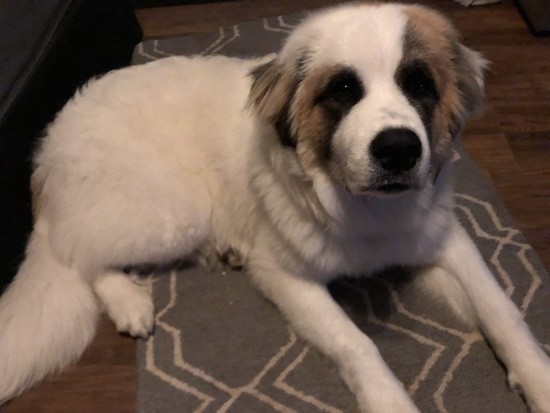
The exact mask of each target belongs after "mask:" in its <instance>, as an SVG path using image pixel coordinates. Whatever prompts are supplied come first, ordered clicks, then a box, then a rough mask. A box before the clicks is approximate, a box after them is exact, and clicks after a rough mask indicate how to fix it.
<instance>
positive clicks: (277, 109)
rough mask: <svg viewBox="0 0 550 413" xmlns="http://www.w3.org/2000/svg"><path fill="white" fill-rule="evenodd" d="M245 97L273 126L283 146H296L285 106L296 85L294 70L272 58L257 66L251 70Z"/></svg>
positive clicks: (287, 105)
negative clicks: (248, 88)
mask: <svg viewBox="0 0 550 413" xmlns="http://www.w3.org/2000/svg"><path fill="white" fill-rule="evenodd" d="M251 76H252V78H253V82H252V87H251V89H250V96H249V100H250V103H251V104H252V105H254V107H255V109H256V110H257V112H258V114H259V115H260V116H261V117H262V118H263V119H265V120H266V121H267V122H269V123H271V124H272V125H274V126H275V128H276V129H277V133H278V134H279V139H280V142H281V144H282V145H283V146H288V147H296V140H295V139H294V138H293V137H292V136H291V132H290V119H289V108H290V103H291V102H292V98H293V96H294V93H295V91H296V88H297V87H298V82H299V79H298V74H297V72H295V71H294V70H291V69H289V68H283V67H282V66H281V65H280V64H279V63H277V62H276V61H275V60H272V61H270V62H268V63H265V64H263V65H261V66H258V67H257V68H256V69H255V70H254V71H253V72H252V73H251Z"/></svg>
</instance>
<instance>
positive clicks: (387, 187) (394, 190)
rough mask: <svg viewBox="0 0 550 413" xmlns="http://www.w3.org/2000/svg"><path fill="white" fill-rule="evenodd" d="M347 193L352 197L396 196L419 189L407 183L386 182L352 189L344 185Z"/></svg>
mask: <svg viewBox="0 0 550 413" xmlns="http://www.w3.org/2000/svg"><path fill="white" fill-rule="evenodd" d="M346 189H347V190H348V192H350V193H352V194H354V195H359V196H362V195H368V196H382V197H383V196H397V195H400V194H402V193H405V192H407V191H410V190H415V189H419V187H418V185H414V184H413V183H409V182H386V183H380V184H376V185H368V186H361V187H358V188H352V187H350V186H347V185H346Z"/></svg>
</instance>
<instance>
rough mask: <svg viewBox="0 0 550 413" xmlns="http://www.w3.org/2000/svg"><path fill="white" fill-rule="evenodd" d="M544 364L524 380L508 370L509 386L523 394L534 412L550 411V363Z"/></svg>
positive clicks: (546, 412)
mask: <svg viewBox="0 0 550 413" xmlns="http://www.w3.org/2000/svg"><path fill="white" fill-rule="evenodd" d="M544 364H545V366H541V367H543V368H541V369H537V370H539V371H537V372H534V371H533V372H531V374H529V375H528V376H527V379H525V380H523V381H522V380H520V378H519V375H518V374H516V373H515V372H513V371H510V372H508V386H509V387H510V389H512V390H513V391H515V392H517V393H519V394H521V395H522V396H523V398H524V399H525V400H526V402H527V405H528V406H529V410H530V411H531V412H532V413H550V363H544Z"/></svg>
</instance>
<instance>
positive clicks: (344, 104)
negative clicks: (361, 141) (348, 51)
mask: <svg viewBox="0 0 550 413" xmlns="http://www.w3.org/2000/svg"><path fill="white" fill-rule="evenodd" d="M363 95H364V89H363V85H362V83H361V81H360V79H359V77H358V76H357V74H356V73H355V72H354V71H353V70H352V69H350V68H348V67H345V66H339V65H334V66H330V67H324V68H319V69H313V70H311V72H310V73H307V75H306V76H305V77H304V79H303V81H302V82H301V83H300V86H299V87H298V89H297V90H296V95H295V97H294V100H293V103H292V106H291V108H290V109H291V114H292V128H291V131H292V133H293V135H295V136H297V137H298V138H297V139H298V143H297V151H298V155H299V156H300V159H301V161H302V164H303V165H304V166H305V167H309V168H315V167H326V166H327V163H328V162H329V160H330V158H331V152H332V150H331V143H332V137H333V134H334V132H335V131H336V129H337V128H338V125H339V123H340V121H341V120H342V118H343V117H344V116H345V115H346V114H347V113H348V112H349V111H350V109H351V108H352V107H353V106H354V105H355V104H356V103H357V102H359V101H360V100H361V99H362V97H363Z"/></svg>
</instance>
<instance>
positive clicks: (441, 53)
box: [397, 6, 485, 173]
mask: <svg viewBox="0 0 550 413" xmlns="http://www.w3.org/2000/svg"><path fill="white" fill-rule="evenodd" d="M404 11H405V13H406V15H407V17H408V22H407V26H406V31H405V36H404V48H403V60H402V63H401V66H400V69H399V70H398V73H397V76H398V84H399V82H400V79H399V76H400V73H401V74H403V73H406V72H407V71H409V73H410V72H411V71H413V72H414V71H416V75H414V76H413V77H415V76H416V78H417V79H420V80H421V83H424V85H426V84H428V87H429V83H430V81H428V82H426V81H425V80H426V79H429V80H431V82H432V83H433V87H434V90H435V92H436V96H433V98H432V99H431V100H430V99H416V98H415V97H414V96H411V94H410V93H407V92H406V91H405V95H406V96H407V98H408V99H409V101H410V102H411V104H412V105H413V106H414V107H415V108H417V111H418V112H419V114H420V116H421V118H422V120H423V122H424V125H425V126H426V130H427V131H428V134H429V140H430V145H431V151H432V168H433V169H434V170H435V171H436V173H437V171H438V170H439V169H440V168H441V166H442V164H443V163H444V161H445V159H447V158H448V156H449V154H450V151H451V142H452V140H453V139H454V138H455V137H456V136H458V135H459V134H460V132H461V130H462V126H463V123H464V121H465V120H466V118H468V117H469V116H470V115H471V114H473V113H475V112H476V111H478V110H479V108H480V106H481V102H482V100H483V96H484V94H483V81H482V73H481V72H482V69H483V66H484V64H485V63H484V61H483V59H481V57H480V56H479V55H477V54H476V53H475V52H473V51H470V50H469V49H467V48H465V47H464V46H462V45H461V44H460V43H459V40H458V35H457V33H456V31H455V29H454V28H453V26H452V25H451V24H450V23H449V22H448V21H447V19H445V18H444V17H443V16H441V15H440V14H438V13H436V12H434V11H432V10H429V9H426V8H424V7H420V6H410V7H406V8H405V9H404ZM422 79H423V80H422ZM401 83H403V81H402V80H401ZM412 83H414V79H413V81H412ZM413 89H414V86H413Z"/></svg>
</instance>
